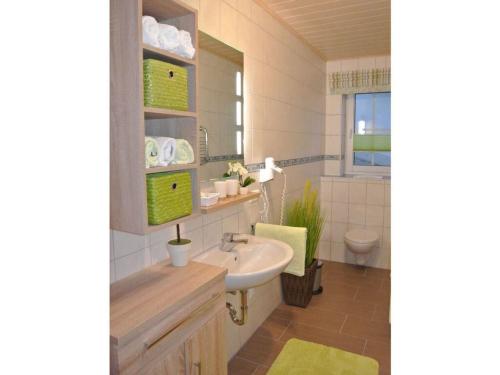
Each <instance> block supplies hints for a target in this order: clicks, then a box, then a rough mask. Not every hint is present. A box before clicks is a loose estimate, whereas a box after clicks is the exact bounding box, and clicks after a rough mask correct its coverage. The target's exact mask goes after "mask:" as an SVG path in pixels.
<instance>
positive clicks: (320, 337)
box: [280, 323, 365, 354]
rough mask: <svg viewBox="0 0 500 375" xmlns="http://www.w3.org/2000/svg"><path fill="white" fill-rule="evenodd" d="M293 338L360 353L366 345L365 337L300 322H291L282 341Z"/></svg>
mask: <svg viewBox="0 0 500 375" xmlns="http://www.w3.org/2000/svg"><path fill="white" fill-rule="evenodd" d="M291 338H297V339H299V340H305V341H310V342H316V343H318V344H323V345H327V346H333V347H335V348H338V349H342V350H347V351H349V352H354V353H358V354H362V353H363V349H364V347H365V339H360V338H357V337H352V336H348V335H343V334H340V333H334V332H327V331H325V330H323V329H321V328H316V327H311V326H307V325H303V324H298V323H292V324H290V326H289V327H288V328H287V329H286V331H285V333H284V334H283V336H281V338H280V341H283V342H284V343H286V342H287V341H288V340H290V339H291Z"/></svg>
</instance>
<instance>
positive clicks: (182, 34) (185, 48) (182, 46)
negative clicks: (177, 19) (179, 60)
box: [174, 30, 196, 59]
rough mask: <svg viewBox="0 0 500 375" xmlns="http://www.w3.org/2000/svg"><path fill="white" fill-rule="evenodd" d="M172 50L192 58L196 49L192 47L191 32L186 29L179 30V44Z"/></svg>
mask: <svg viewBox="0 0 500 375" xmlns="http://www.w3.org/2000/svg"><path fill="white" fill-rule="evenodd" d="M174 52H175V53H177V54H179V55H181V56H184V57H187V58H188V59H192V58H193V56H194V54H195V52H196V51H195V49H194V47H193V42H192V40H191V34H190V33H189V32H187V31H186V30H180V31H179V45H178V46H177V47H176V48H175V50H174Z"/></svg>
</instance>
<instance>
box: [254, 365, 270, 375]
mask: <svg viewBox="0 0 500 375" xmlns="http://www.w3.org/2000/svg"><path fill="white" fill-rule="evenodd" d="M269 369H270V367H267V366H262V365H260V366H259V367H257V369H256V370H255V371H254V372H253V374H252V375H266V374H267V372H268V371H269Z"/></svg>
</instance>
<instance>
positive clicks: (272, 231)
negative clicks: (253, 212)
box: [255, 223, 307, 276]
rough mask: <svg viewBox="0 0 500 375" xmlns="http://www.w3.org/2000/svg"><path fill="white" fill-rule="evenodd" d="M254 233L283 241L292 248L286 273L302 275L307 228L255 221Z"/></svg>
mask: <svg viewBox="0 0 500 375" xmlns="http://www.w3.org/2000/svg"><path fill="white" fill-rule="evenodd" d="M255 235H256V236H260V237H266V238H270V239H272V240H278V241H283V242H284V243H286V244H288V245H290V247H291V248H292V249H293V253H294V254H293V258H292V260H291V262H290V264H289V265H288V267H287V268H286V269H285V271H283V272H286V273H291V274H292V275H295V276H304V269H305V263H306V240H307V228H298V227H287V226H285V225H274V224H264V223H257V225H256V226H255Z"/></svg>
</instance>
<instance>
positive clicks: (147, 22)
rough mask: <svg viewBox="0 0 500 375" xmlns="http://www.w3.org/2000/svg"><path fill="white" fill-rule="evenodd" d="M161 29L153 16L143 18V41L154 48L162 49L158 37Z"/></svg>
mask: <svg viewBox="0 0 500 375" xmlns="http://www.w3.org/2000/svg"><path fill="white" fill-rule="evenodd" d="M159 33H160V27H159V26H158V22H156V20H155V19H154V18H153V17H151V16H142V41H143V42H144V43H146V44H149V45H151V46H153V47H160V43H159V41H158V35H159Z"/></svg>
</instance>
